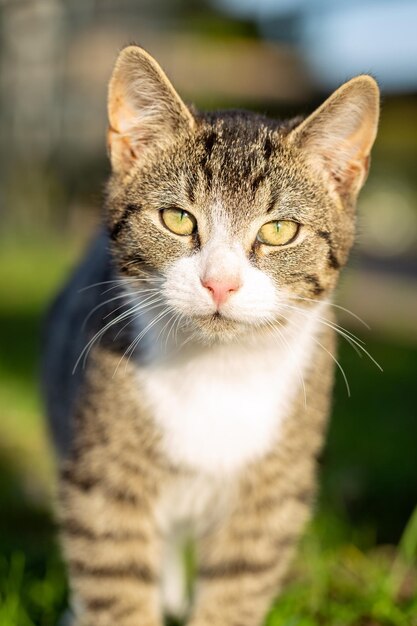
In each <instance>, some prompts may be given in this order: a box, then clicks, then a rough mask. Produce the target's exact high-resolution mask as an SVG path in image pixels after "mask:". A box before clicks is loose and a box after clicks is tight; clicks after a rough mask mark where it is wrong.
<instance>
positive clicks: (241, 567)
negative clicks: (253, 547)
mask: <svg viewBox="0 0 417 626" xmlns="http://www.w3.org/2000/svg"><path fill="white" fill-rule="evenodd" d="M275 565H276V561H275V560H274V561H267V562H261V563H259V562H256V561H245V560H244V559H235V560H233V561H232V560H231V561H224V562H222V563H217V564H214V565H205V566H204V565H203V566H202V567H200V568H199V571H198V573H199V576H201V577H202V578H207V579H213V578H235V577H239V576H245V575H248V574H249V575H254V576H256V575H257V574H263V573H265V572H268V571H269V570H271V569H272V568H273V567H275Z"/></svg>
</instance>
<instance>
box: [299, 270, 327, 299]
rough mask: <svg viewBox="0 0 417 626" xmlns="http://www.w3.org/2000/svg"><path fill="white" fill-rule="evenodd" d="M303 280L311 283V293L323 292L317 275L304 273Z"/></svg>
mask: <svg viewBox="0 0 417 626" xmlns="http://www.w3.org/2000/svg"><path fill="white" fill-rule="evenodd" d="M304 280H305V281H306V282H307V283H310V284H311V285H313V293H314V295H315V296H319V295H320V294H322V293H323V291H324V287H322V286H321V284H320V281H319V279H318V276H316V275H315V274H305V275H304Z"/></svg>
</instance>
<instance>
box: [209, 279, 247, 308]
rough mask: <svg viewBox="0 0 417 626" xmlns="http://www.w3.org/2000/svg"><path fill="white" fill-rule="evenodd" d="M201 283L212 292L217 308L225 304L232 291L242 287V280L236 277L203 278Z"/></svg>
mask: <svg viewBox="0 0 417 626" xmlns="http://www.w3.org/2000/svg"><path fill="white" fill-rule="evenodd" d="M201 284H202V285H203V287H205V288H206V289H207V290H208V291H209V292H210V295H211V297H212V298H213V300H214V304H215V305H216V306H217V308H218V307H219V306H221V305H222V304H224V303H225V302H226V300H227V299H228V297H229V296H230V295H231V294H232V293H234V292H235V291H238V290H239V289H240V282H239V280H238V279H236V278H224V279H221V280H215V279H213V278H208V279H203V278H202V279H201Z"/></svg>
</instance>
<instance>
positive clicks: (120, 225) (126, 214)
mask: <svg viewBox="0 0 417 626" xmlns="http://www.w3.org/2000/svg"><path fill="white" fill-rule="evenodd" d="M139 209H140V207H138V205H137V204H128V205H127V207H126V208H125V210H124V211H123V213H122V217H121V218H120V219H119V220H118V221H117V222H116V223H115V224H114V226H113V228H112V229H111V230H110V238H111V239H112V240H113V241H115V240H116V239H117V238H118V236H119V235H120V233H121V231H122V230H123V229H124V227H125V226H126V224H127V223H128V221H129V218H130V216H131V215H132V214H133V213H136V212H137V211H139Z"/></svg>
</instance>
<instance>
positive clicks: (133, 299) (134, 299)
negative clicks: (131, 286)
mask: <svg viewBox="0 0 417 626" xmlns="http://www.w3.org/2000/svg"><path fill="white" fill-rule="evenodd" d="M157 291H158V290H156V289H155V291H154V290H152V293H151V294H150V295H148V296H147V297H146V298H144V299H143V300H142V299H140V300H139V297H140V296H141V295H142V294H143V293H144V292H143V291H140V293H136V294H135V293H132V294H129V295H127V296H126V297H130V298H131V299H130V300H129V302H128V304H131V303H134V302H136V303H137V304H138V305H140V306H142V305H145V304H147V303H149V301H152V302H153V301H154V300H153V298H156V293H157ZM125 295H126V294H125ZM156 299H158V298H156ZM156 299H155V301H156ZM125 305H126V303H123V304H121V305H119V306H118V307H116V308H115V309H114V310H113V311H110V313H107V314H106V315H105V316H104V317H103V320H105V319H107V318H108V317H110V316H111V315H113V314H114V313H115V312H116V311H118V310H119V309H122V308H123V307H124V306H125Z"/></svg>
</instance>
